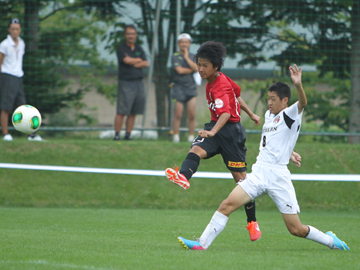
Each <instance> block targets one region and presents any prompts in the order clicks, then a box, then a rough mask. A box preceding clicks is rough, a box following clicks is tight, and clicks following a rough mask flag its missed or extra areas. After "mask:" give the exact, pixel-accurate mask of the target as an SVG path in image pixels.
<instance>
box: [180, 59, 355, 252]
mask: <svg viewBox="0 0 360 270" xmlns="http://www.w3.org/2000/svg"><path fill="white" fill-rule="evenodd" d="M289 70H290V75H291V79H292V82H293V83H294V84H295V86H296V89H297V93H298V99H299V100H298V102H296V103H295V104H293V105H292V106H290V107H287V105H288V101H289V100H290V96H291V91H290V87H289V86H288V85H286V84H285V83H281V82H277V83H275V84H273V85H272V86H271V87H270V88H269V91H268V95H267V100H268V101H267V103H268V107H269V110H268V111H267V112H266V113H265V123H264V126H263V130H262V134H261V141H260V148H259V149H260V152H259V155H258V157H257V160H256V163H255V164H254V165H253V166H252V173H251V174H250V175H248V177H247V179H246V180H245V181H243V182H239V183H237V186H236V187H235V188H234V189H233V191H232V192H231V193H230V195H229V196H228V198H227V199H225V200H224V201H223V202H222V203H221V205H220V207H219V208H218V210H217V211H216V212H215V214H214V215H213V217H212V219H211V221H210V223H209V224H208V226H207V227H206V229H205V231H204V232H203V234H202V235H201V237H200V238H199V240H198V241H191V240H187V239H185V238H182V237H178V241H179V243H180V245H181V246H183V247H184V248H185V249H193V250H205V249H207V248H208V247H209V246H210V245H211V243H212V242H213V241H214V239H215V238H216V237H217V236H218V235H219V234H220V233H221V232H222V230H223V229H224V228H225V226H226V223H227V221H228V219H229V215H230V214H231V213H232V212H234V211H235V210H236V209H238V208H240V207H241V206H243V205H245V204H246V203H248V202H250V201H251V200H254V199H255V198H256V197H258V196H260V195H262V194H263V193H267V194H269V196H270V197H271V198H272V199H273V201H274V202H275V204H276V206H277V207H278V209H279V210H280V212H281V214H282V216H283V219H284V221H285V224H286V227H287V228H288V230H289V232H290V233H291V234H292V235H294V236H298V237H302V238H306V239H310V240H313V241H315V242H318V243H320V244H323V245H325V246H328V247H329V248H330V249H341V250H349V247H348V246H347V245H346V243H345V242H343V241H341V240H340V239H339V238H337V237H336V235H335V234H334V233H332V232H331V231H329V232H327V233H323V232H321V231H319V230H318V229H316V228H314V227H312V226H306V225H303V224H302V223H301V222H300V219H299V216H298V213H299V212H300V208H299V205H298V202H297V199H296V194H295V189H294V186H293V184H292V182H291V175H290V171H289V170H288V169H287V164H288V163H289V159H290V157H291V154H292V152H293V149H294V147H295V144H296V140H297V138H298V136H299V132H300V126H301V117H302V114H303V111H304V107H305V106H306V104H307V100H306V95H305V92H304V89H303V87H302V83H301V74H302V72H301V67H297V66H296V65H294V67H292V66H290V67H289Z"/></svg>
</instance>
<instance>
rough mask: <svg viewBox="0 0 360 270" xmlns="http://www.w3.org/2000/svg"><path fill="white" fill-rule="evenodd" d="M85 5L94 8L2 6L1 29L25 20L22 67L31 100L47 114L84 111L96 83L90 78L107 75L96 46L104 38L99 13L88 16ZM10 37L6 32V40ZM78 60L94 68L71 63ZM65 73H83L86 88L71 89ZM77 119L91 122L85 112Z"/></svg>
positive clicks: (30, 2)
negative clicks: (87, 94)
mask: <svg viewBox="0 0 360 270" xmlns="http://www.w3.org/2000/svg"><path fill="white" fill-rule="evenodd" d="M84 7H88V8H89V6H86V3H85V2H82V3H81V5H79V4H77V5H76V4H73V5H72V4H69V3H68V1H65V0H63V1H41V0H13V1H1V2H0V12H1V13H0V14H1V16H2V18H3V19H4V20H1V21H2V23H1V26H3V27H2V29H7V22H8V21H9V19H10V18H12V17H19V18H20V20H21V22H22V29H23V34H22V36H23V37H24V40H25V43H26V51H25V56H24V66H23V68H24V73H25V76H24V86H25V92H26V97H27V102H28V103H29V104H32V105H34V106H36V107H37V108H38V109H39V110H40V111H41V113H42V114H43V115H44V114H54V113H56V112H59V110H60V109H61V108H64V107H69V106H72V107H75V108H76V107H83V106H84V105H83V103H82V102H81V99H82V97H83V95H84V93H85V92H86V91H88V89H89V87H90V86H91V85H94V84H95V83H96V82H95V80H94V76H90V74H91V75H93V74H94V73H95V74H96V73H101V72H102V71H105V63H104V62H103V61H100V60H99V54H98V52H97V48H96V43H97V40H96V39H97V36H99V35H104V30H101V29H99V27H98V26H97V25H96V26H95V25H94V24H95V23H96V21H97V17H96V16H97V14H96V13H94V12H92V11H91V10H89V9H88V10H86V11H87V14H86V13H85V12H84V10H83V8H84ZM69 11H71V14H70V13H69ZM6 34H7V33H6V32H3V33H1V35H2V36H3V37H5V35H6ZM84 40H85V41H87V44H86V43H84ZM76 61H83V62H85V63H89V64H91V66H92V69H91V70H90V69H87V70H85V69H83V68H81V67H79V66H76V65H72V64H73V63H75V62H76ZM80 69H81V71H80ZM65 70H68V71H69V72H72V74H78V75H81V76H82V80H81V81H82V82H85V81H86V83H81V88H80V89H78V90H77V91H75V92H73V91H70V90H69V89H68V90H66V86H67V85H68V83H69V81H68V80H66V79H64V78H63V73H64V71H65ZM85 77H87V79H85ZM74 118H75V119H74V120H75V121H76V120H78V119H79V118H85V119H87V117H86V116H85V115H81V114H80V113H79V114H77V115H75V116H74ZM87 120H89V119H87Z"/></svg>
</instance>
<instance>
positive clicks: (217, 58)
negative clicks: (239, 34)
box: [194, 41, 226, 71]
mask: <svg viewBox="0 0 360 270" xmlns="http://www.w3.org/2000/svg"><path fill="white" fill-rule="evenodd" d="M225 57H226V48H225V47H224V45H223V44H222V43H221V42H216V41H206V42H205V43H203V44H201V46H200V47H199V49H198V50H197V52H196V54H195V56H194V59H195V63H197V62H198V60H199V58H203V59H207V60H209V61H210V62H211V64H212V65H213V66H214V68H215V67H217V71H220V70H221V68H222V66H223V65H224V60H225Z"/></svg>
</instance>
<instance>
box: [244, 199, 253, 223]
mask: <svg viewBox="0 0 360 270" xmlns="http://www.w3.org/2000/svg"><path fill="white" fill-rule="evenodd" d="M244 207H245V213H246V216H247V222H251V221H256V217H255V201H251V202H249V203H247V204H245V206H244Z"/></svg>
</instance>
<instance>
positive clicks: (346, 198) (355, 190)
mask: <svg viewBox="0 0 360 270" xmlns="http://www.w3.org/2000/svg"><path fill="white" fill-rule="evenodd" d="M247 147H248V154H247V160H248V168H249V171H250V168H251V165H252V163H253V162H254V161H255V158H256V155H257V154H258V143H252V142H249V143H248V144H247ZM0 149H1V152H0V162H7V163H8V162H10V163H12V162H13V163H27V164H42V165H62V166H81V167H100V168H124V169H153V170H164V169H165V168H166V167H169V166H170V167H171V166H173V165H174V164H177V165H179V166H180V165H181V163H182V161H183V160H184V158H185V157H186V154H187V152H188V150H189V144H188V143H180V144H177V145H174V144H173V143H171V142H164V141H130V142H124V141H120V142H119V143H118V142H114V141H112V140H96V139H92V140H74V139H72V140H69V139H62V140H60V139H49V140H47V141H46V142H43V143H37V142H28V141H26V140H24V139H16V140H14V141H13V142H3V141H0ZM296 150H297V151H298V152H299V153H300V154H301V155H302V157H303V161H302V167H301V168H297V167H296V166H294V165H292V164H290V165H289V169H290V170H291V171H292V172H293V173H315V174H316V173H321V174H323V173H332V174H354V173H360V167H359V165H358V164H360V155H359V153H360V145H348V144H325V143H317V144H315V143H298V145H297V147H296ZM199 171H218V172H226V171H227V169H226V167H225V165H224V164H223V161H222V159H221V157H220V156H216V157H214V158H212V159H209V160H203V161H201V164H200V167H199ZM191 183H192V186H191V188H190V190H189V191H187V192H184V191H183V190H181V189H179V188H178V187H177V186H175V185H170V184H169V183H168V182H167V181H166V179H165V177H147V176H130V175H109V174H91V173H70V172H53V171H34V170H14V169H0V186H1V188H0V206H21V207H88V208H89V207H90V208H94V207H101V208H150V209H216V208H217V207H218V205H219V204H220V202H221V201H222V200H223V199H224V198H226V196H227V195H228V194H229V192H230V191H231V190H232V189H233V187H234V182H233V180H230V179H226V180H217V179H200V178H193V180H191ZM294 186H295V188H296V191H297V196H298V200H299V203H300V206H301V209H313V208H315V209H329V210H330V209H331V210H335V209H338V210H360V203H359V202H360V183H359V182H308V181H306V182H305V181H294ZM257 205H258V206H259V207H258V209H263V210H265V209H276V208H275V205H274V203H273V202H272V201H271V199H270V198H269V197H268V196H263V197H260V198H258V199H257Z"/></svg>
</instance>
